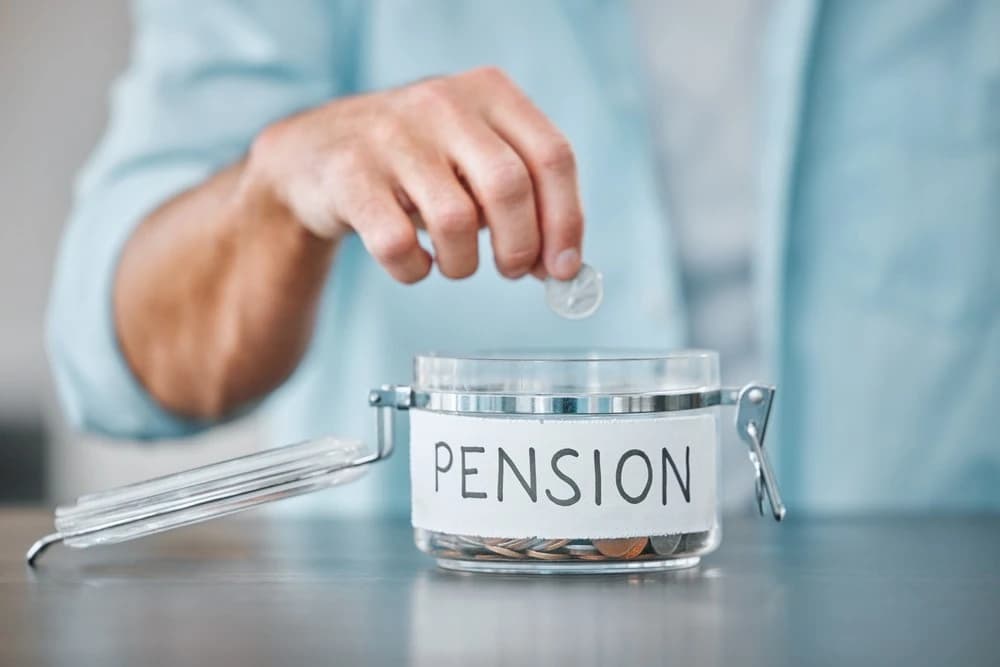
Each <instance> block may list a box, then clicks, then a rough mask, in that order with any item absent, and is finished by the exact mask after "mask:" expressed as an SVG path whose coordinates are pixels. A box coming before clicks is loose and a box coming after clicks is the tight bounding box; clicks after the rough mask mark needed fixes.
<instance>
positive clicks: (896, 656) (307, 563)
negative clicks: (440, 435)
mask: <svg viewBox="0 0 1000 667" xmlns="http://www.w3.org/2000/svg"><path fill="white" fill-rule="evenodd" d="M50 527H51V524H50V517H49V516H48V514H47V513H45V512H42V511H38V510H12V509H7V510H0V535H2V538H0V664H3V665H32V664H46V665H141V666H145V665H174V664H178V665H180V664H196V665H213V666H223V665H237V664H238V665H257V664H262V665H296V664H308V665H318V664H335V665H358V664H391V665H398V664H417V665H450V664H462V665H492V664H505V665H523V664H552V665H592V664H596V665H660V664H663V665H685V666H688V665H722V664H726V665H786V664H788V665H823V664H852V665H853V664H879V665H892V664H908V665H917V664H935V665H942V664H945V665H963V666H964V665H976V664H983V665H986V664H991V665H997V664H1000V574H998V566H1000V518H997V517H992V518H989V517H952V518H934V519H927V518H907V519H863V520H859V519H822V520H809V521H806V520H791V521H789V522H787V523H785V524H782V525H780V526H779V525H774V524H772V523H770V522H768V521H764V520H740V521H730V522H728V523H727V524H726V526H725V529H726V535H725V537H724V539H723V545H722V548H721V549H720V550H719V551H718V552H717V553H716V554H713V555H712V556H709V557H708V558H706V559H705V560H704V561H703V563H702V565H701V566H700V567H699V568H697V569H693V570H688V571H685V572H676V573H661V574H644V575H614V576H612V575H607V576H561V577H553V576H549V577H542V576H524V575H521V576H487V575H457V574H451V573H447V572H443V571H439V570H437V569H436V568H435V567H434V565H433V562H432V561H431V560H430V559H428V558H426V557H424V556H422V555H421V554H419V553H418V552H417V551H416V549H415V548H414V547H413V545H412V541H411V537H410V531H409V528H408V526H406V525H405V524H403V523H390V522H338V521H333V520H304V519H303V520H295V519H291V520H290V519H287V518H286V519H281V520H279V519H277V518H268V517H265V516H263V515H261V514H251V515H249V516H248V517H244V518H232V519H226V520H222V521H216V522H213V523H208V524H202V525H201V526H196V527H192V528H186V529H182V530H179V531H176V532H174V533H168V534H164V535H160V536H156V537H152V538H147V539H145V540H139V541H136V542H133V543H130V544H123V545H117V546H109V547H102V548H98V549H89V550H75V549H73V550H71V549H67V548H63V547H58V546H57V547H54V548H53V549H52V550H51V551H50V552H49V553H47V554H46V556H45V557H44V558H43V559H42V560H41V562H40V563H39V567H38V569H37V570H35V571H31V570H29V569H27V568H26V567H25V566H24V564H23V561H22V556H23V552H24V549H25V547H27V546H28V544H29V543H30V542H31V541H32V540H33V539H34V538H35V537H37V536H39V535H41V534H42V533H44V532H47V531H48V529H49V528H50Z"/></svg>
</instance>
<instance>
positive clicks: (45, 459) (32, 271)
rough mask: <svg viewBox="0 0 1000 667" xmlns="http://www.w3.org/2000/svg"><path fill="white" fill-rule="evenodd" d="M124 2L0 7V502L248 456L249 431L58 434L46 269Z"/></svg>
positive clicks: (125, 24)
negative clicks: (47, 340) (154, 439)
mask: <svg viewBox="0 0 1000 667" xmlns="http://www.w3.org/2000/svg"><path fill="white" fill-rule="evenodd" d="M129 30H130V23H129V9H128V2H127V0H86V1H83V0H67V1H66V2H35V1H33V0H0V91H3V92H2V93H0V201H2V202H3V206H4V212H5V215H6V220H5V221H4V222H3V223H2V224H0V502H38V501H46V502H57V501H62V500H67V499H70V498H71V497H73V496H75V495H77V494H79V493H81V492H84V491H93V490H96V489H99V488H104V487H106V486H109V485H112V484H118V483H124V482H128V481H135V480H138V479H142V478H145V477H150V476H153V475H157V474H161V473H163V472H167V471H173V470H178V469H181V468H185V467H189V466H192V465H198V464H199V463H200V462H208V461H210V460H214V459H219V458H225V457H228V456H231V455H235V454H236V453H241V452H246V451H249V450H250V449H253V448H255V447H256V441H255V439H256V429H255V428H254V424H253V421H252V420H246V421H243V422H239V423H236V424H232V425H230V426H227V427H225V428H223V429H219V430H218V431H217V432H213V433H211V434H209V435H206V436H205V437H200V438H195V439H192V440H187V441H185V442H184V443H183V444H181V445H178V443H170V442H165V443H157V444H148V443H144V444H142V445H141V446H137V445H135V444H134V443H121V442H108V441H105V440H102V439H99V438H91V437H81V436H80V435H78V434H72V433H69V432H68V430H67V429H66V428H65V426H64V425H63V423H62V421H61V417H60V415H59V410H58V406H57V405H56V401H55V395H54V390H53V387H52V381H51V376H50V373H49V369H48V364H47V362H46V359H45V349H44V339H43V335H42V332H43V322H44V317H45V306H46V302H47V299H48V289H49V282H50V278H51V273H52V263H53V260H54V258H55V253H56V248H57V244H58V241H59V235H60V232H61V230H62V227H63V224H64V222H65V220H66V215H67V212H68V210H69V206H70V199H71V195H72V183H73V178H74V175H75V173H76V171H77V170H78V169H79V167H80V165H81V164H82V163H83V161H84V160H85V159H86V157H87V155H88V154H89V152H90V151H91V150H92V148H93V147H94V144H95V143H96V142H97V140H98V138H99V137H100V134H101V131H102V129H103V127H104V124H105V120H106V118H105V115H106V113H107V100H108V90H109V86H110V84H111V82H112V80H113V78H114V77H115V76H116V75H117V74H118V73H119V72H120V71H121V70H122V69H123V68H124V67H125V64H126V62H127V56H128V47H129Z"/></svg>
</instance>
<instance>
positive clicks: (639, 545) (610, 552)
mask: <svg viewBox="0 0 1000 667" xmlns="http://www.w3.org/2000/svg"><path fill="white" fill-rule="evenodd" d="M593 542H594V546H595V547H597V550H598V551H600V552H601V553H602V554H604V555H605V556H608V557H609V558H622V559H625V560H628V559H630V558H635V557H636V556H638V555H639V554H641V553H642V550H643V549H645V548H646V545H647V544H648V543H649V538H648V537H624V538H620V539H611V540H593Z"/></svg>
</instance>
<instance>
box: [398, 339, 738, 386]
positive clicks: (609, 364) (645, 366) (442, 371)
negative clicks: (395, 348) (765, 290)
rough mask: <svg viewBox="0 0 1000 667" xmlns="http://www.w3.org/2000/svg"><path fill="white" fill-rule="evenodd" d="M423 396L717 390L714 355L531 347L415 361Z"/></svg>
mask: <svg viewBox="0 0 1000 667" xmlns="http://www.w3.org/2000/svg"><path fill="white" fill-rule="evenodd" d="M413 367H414V373H413V375H414V385H415V388H416V389H418V390H421V391H444V392H467V393H504V394H512V395H518V394H533V395H561V394H569V395H593V394H622V393H629V394H635V393H652V392H656V393H669V392H689V391H702V390H711V389H717V388H718V387H719V356H718V353H717V352H715V351H713V350H704V349H675V350H650V349H631V348H604V349H601V348H595V349H556V348H535V349H532V348H527V349H516V350H487V351H483V352H472V353H460V354H454V353H442V352H427V353H423V354H418V355H417V356H416V357H414V363H413Z"/></svg>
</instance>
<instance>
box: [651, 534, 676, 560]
mask: <svg viewBox="0 0 1000 667" xmlns="http://www.w3.org/2000/svg"><path fill="white" fill-rule="evenodd" d="M683 538H684V536H683V535H679V534H678V535H656V536H654V537H650V538H649V543H650V544H652V545H653V551H655V552H656V553H658V554H660V555H661V556H669V555H670V554H672V553H674V552H675V551H677V547H679V546H680V544H681V540H682V539H683Z"/></svg>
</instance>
